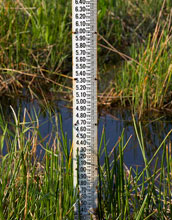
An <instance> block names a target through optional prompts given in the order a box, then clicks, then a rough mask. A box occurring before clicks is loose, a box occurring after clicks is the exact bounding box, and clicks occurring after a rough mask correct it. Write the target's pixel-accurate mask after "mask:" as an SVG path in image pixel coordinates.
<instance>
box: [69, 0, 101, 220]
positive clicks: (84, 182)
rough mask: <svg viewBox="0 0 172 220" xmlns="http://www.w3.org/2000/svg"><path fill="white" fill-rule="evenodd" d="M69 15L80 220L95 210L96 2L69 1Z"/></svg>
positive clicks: (75, 157) (76, 186)
mask: <svg viewBox="0 0 172 220" xmlns="http://www.w3.org/2000/svg"><path fill="white" fill-rule="evenodd" d="M72 11H73V13H72V46H73V48H72V49H73V147H74V149H73V167H74V188H75V189H76V190H77V189H78V188H79V202H78V203H77V204H76V207H75V219H81V220H84V219H90V213H92V212H94V210H95V209H96V208H97V0H72ZM79 215H80V216H81V217H80V218H79V217H78V216H79Z"/></svg>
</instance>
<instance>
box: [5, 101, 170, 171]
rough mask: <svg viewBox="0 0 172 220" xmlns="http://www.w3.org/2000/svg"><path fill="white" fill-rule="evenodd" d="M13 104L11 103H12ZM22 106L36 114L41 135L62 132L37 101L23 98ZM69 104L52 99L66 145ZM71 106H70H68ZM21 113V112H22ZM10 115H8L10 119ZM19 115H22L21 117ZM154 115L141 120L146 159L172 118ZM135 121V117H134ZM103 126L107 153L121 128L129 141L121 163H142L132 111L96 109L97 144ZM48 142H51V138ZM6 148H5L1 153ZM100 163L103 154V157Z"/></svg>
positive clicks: (69, 121)
mask: <svg viewBox="0 0 172 220" xmlns="http://www.w3.org/2000/svg"><path fill="white" fill-rule="evenodd" d="M11 105H13V104H11ZM19 105H20V106H21V113H23V112H24V108H26V109H27V110H28V112H29V114H30V115H31V116H32V115H33V118H34V117H35V116H34V115H35V113H34V111H35V112H36V114H38V116H39V124H40V128H39V130H40V134H41V136H42V137H46V136H47V135H50V134H52V135H53V134H54V132H56V129H57V130H58V131H59V133H60V135H61V129H60V125H59V126H58V128H56V127H55V117H54V113H53V112H51V114H50V110H48V111H47V108H46V106H44V105H40V104H39V103H38V102H37V101H33V102H27V101H23V102H22V103H20V104H17V108H19ZM67 105H68V103H66V102H64V101H58V102H55V105H54V106H53V111H54V112H56V113H58V114H59V115H61V117H62V125H63V132H64V134H65V135H67V143H68V147H69V146H70V144H71V142H72V109H71V108H69V107H66V106H67ZM69 106H70V105H69ZM6 112H7V115H8V117H9V115H10V112H11V110H10V109H8V110H7V111H6ZM21 115H22V114H21ZM12 117H13V116H12V114H11V118H12ZM21 117H22V116H21ZM158 117H160V116H155V115H154V114H153V113H149V115H147V117H145V119H144V120H143V121H142V122H141V125H142V132H143V139H144V144H145V149H146V155H147V158H148V159H150V158H151V157H152V156H153V154H154V152H155V151H156V150H157V148H158V147H159V145H160V143H161V142H162V141H163V139H164V137H165V136H166V135H167V133H168V132H169V131H170V130H171V129H172V118H171V117H168V116H166V115H162V116H161V117H160V119H158ZM10 120H11V119H10ZM29 120H30V119H29V117H28V116H27V117H26V121H29ZM136 120H137V118H136ZM103 129H104V130H105V135H106V144H107V149H108V152H110V151H111V150H112V148H113V147H114V145H115V143H116V142H117V141H118V138H119V137H120V136H121V133H122V131H123V129H124V144H125V143H126V141H127V140H128V138H129V137H130V136H131V135H132V137H131V139H130V141H129V143H128V145H127V147H126V149H125V152H124V162H125V164H126V165H127V166H128V167H130V166H139V167H142V166H143V165H144V161H143V157H142V154H141V151H140V147H139V143H138V140H137V137H136V134H135V129H134V126H133V120H132V116H131V112H130V111H129V110H127V109H119V108H118V109H110V110H109V111H108V112H107V111H105V110H100V111H99V119H98V142H99V143H100V139H101V135H102V131H103ZM171 140H172V135H171V136H169V138H168V142H171ZM46 142H47V143H48V138H47V139H46V140H45V143H44V144H46ZM50 144H51V141H50ZM40 150H41V147H38V152H37V153H38V154H39V152H40ZM5 152H6V149H4V152H3V153H5ZM161 154H162V150H161V151H160V152H159V155H158V156H159V157H160V158H161ZM102 162H103V157H102Z"/></svg>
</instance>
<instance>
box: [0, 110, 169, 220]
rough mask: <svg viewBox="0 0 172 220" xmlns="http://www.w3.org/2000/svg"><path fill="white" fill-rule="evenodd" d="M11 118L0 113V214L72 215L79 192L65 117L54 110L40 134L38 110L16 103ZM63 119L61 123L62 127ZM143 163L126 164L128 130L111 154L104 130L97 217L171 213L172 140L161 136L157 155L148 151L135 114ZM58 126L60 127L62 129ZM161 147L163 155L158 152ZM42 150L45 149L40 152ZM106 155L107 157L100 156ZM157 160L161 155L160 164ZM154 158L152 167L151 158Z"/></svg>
mask: <svg viewBox="0 0 172 220" xmlns="http://www.w3.org/2000/svg"><path fill="white" fill-rule="evenodd" d="M12 112H13V119H12V120H11V122H10V123H8V122H7V121H6V120H5V119H4V117H3V114H2V113H1V114H0V127H1V140H0V141H1V142H0V143H1V145H0V146H1V156H0V163H1V166H0V187H1V191H0V218H1V219H2V220H4V219H35V220H36V219H60V220H62V219H73V207H74V205H75V203H76V202H77V196H76V195H74V190H73V170H72V149H73V146H72V145H70V148H69V146H67V140H66V138H67V137H66V135H65V134H64V133H63V128H62V127H63V126H62V125H63V123H62V121H61V117H60V116H59V115H57V114H53V115H50V116H51V118H50V120H52V117H53V121H55V122H54V124H53V127H52V132H51V134H50V136H47V137H44V138H43V137H41V134H40V128H41V124H40V122H39V118H38V115H37V113H36V111H33V114H31V113H29V112H28V111H27V109H25V110H24V112H23V113H22V112H19V113H18V114H16V113H15V111H14V110H13V108H12ZM59 122H60V128H59ZM133 123H134V126H135V130H136V134H137V138H138V141H139V146H140V149H141V152H142V155H143V159H144V163H145V165H144V167H143V169H141V170H139V169H138V167H136V168H134V167H127V166H126V165H125V161H124V159H123V158H124V154H125V149H126V148H127V144H128V142H129V141H132V137H130V138H129V139H128V141H127V142H126V143H124V138H123V137H124V132H125V131H123V132H122V134H121V137H119V140H118V141H117V143H116V144H115V146H114V148H113V149H112V150H111V152H110V153H109V154H108V153H107V149H108V146H107V144H106V135H105V132H104V130H103V131H102V138H101V142H100V146H99V152H98V171H99V176H98V178H99V181H98V210H97V215H98V217H99V219H109V220H110V219H121V220H122V219H136V220H139V219H150V218H151V219H160V218H161V219H170V218H171V217H170V216H171V214H172V205H171V187H172V186H171V184H172V183H171V173H172V170H171V169H172V166H171V144H170V143H168V141H167V139H168V137H169V135H170V133H171V131H169V133H168V134H167V136H166V137H165V138H164V140H163V141H162V143H161V145H160V146H159V148H158V149H157V150H156V152H155V153H154V155H153V157H152V158H151V159H150V160H149V161H148V159H147V158H146V156H145V148H144V136H143V133H142V128H141V123H139V124H138V123H137V122H136V121H135V119H134V118H133ZM59 129H60V130H59ZM160 149H163V154H162V158H158V157H157V154H158V152H159V150H160ZM41 151H42V153H41ZM102 156H103V157H104V163H103V164H102V162H101V163H100V161H102V158H101V157H102ZM158 160H161V163H160V167H159V166H158ZM152 162H154V164H155V165H154V168H153V170H152V168H151V164H152Z"/></svg>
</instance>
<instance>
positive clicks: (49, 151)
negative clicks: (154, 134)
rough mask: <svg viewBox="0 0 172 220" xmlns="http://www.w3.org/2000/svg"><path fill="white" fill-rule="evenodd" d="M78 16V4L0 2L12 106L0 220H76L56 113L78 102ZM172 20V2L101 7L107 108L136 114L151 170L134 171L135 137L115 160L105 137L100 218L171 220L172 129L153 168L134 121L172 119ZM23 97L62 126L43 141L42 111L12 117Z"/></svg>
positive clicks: (2, 153)
mask: <svg viewBox="0 0 172 220" xmlns="http://www.w3.org/2000/svg"><path fill="white" fill-rule="evenodd" d="M71 16H72V12H71V1H66V0H58V1H57V0H51V1H50V0H42V1H41V0H16V1H14V0H0V96H1V104H4V102H6V103H7V105H6V107H5V109H4V108H3V109H1V112H0V130H1V131H0V220H6V219H7V220H14V219H15V220H19V219H22V220H27V219H34V220H38V219H44V220H45V219H50V220H53V219H60V220H62V219H73V214H74V213H73V212H74V210H73V207H74V205H75V203H76V202H77V199H78V198H77V195H74V191H73V170H72V144H71V143H70V144H69V146H68V144H67V135H65V134H64V133H63V122H62V121H61V118H60V116H59V115H58V114H57V113H55V112H54V111H53V107H52V106H53V104H52V103H53V101H54V96H57V95H58V94H59V92H60V94H61V95H60V97H61V98H63V99H66V100H69V101H72V96H71V90H72V69H71V68H72V44H71V43H72V39H71V27H72V23H71ZM171 19H172V1H171V0H146V1H143V0H141V1H138V0H123V1H122V0H115V1H114V0H99V1H98V65H99V73H98V77H99V94H98V100H99V105H100V106H105V107H108V108H110V107H113V106H117V107H118V106H122V107H129V108H130V109H131V111H132V113H133V125H134V128H135V133H136V136H137V139H138V142H139V146H138V147H140V150H141V152H142V157H143V161H144V168H143V169H142V170H139V169H138V167H136V168H134V167H127V166H126V165H125V161H124V155H125V149H127V145H128V142H129V141H132V139H131V140H130V139H129V140H127V141H126V142H124V134H125V131H123V132H122V134H121V136H120V137H119V140H118V141H117V142H116V144H115V146H114V148H113V149H112V151H111V152H110V153H108V145H107V144H106V134H105V132H104V131H103V132H102V137H101V140H100V146H99V153H98V164H99V167H98V172H99V180H98V210H97V216H98V218H99V219H109V220H110V219H120V220H123V219H131V220H132V219H135V220H143V219H144V220H146V219H169V220H170V219H171V216H172V198H171V197H172V193H171V189H172V183H171V178H172V155H171V140H170V137H171V136H170V135H171V130H169V132H168V133H167V134H166V135H167V136H166V137H165V138H164V139H162V143H161V144H160V145H159V147H158V148H157V149H156V150H155V152H154V154H153V156H152V158H151V159H149V160H148V158H147V157H146V153H145V144H144V133H143V132H142V123H141V122H136V119H135V117H134V116H137V119H140V120H141V119H142V117H143V116H144V114H145V113H146V112H148V111H150V110H153V111H156V112H158V114H159V113H161V112H162V111H163V112H165V111H166V112H167V113H168V114H169V115H170V114H171V112H172V110H171V107H172V103H171V99H172V92H171V91H172V79H171V74H172V46H171V45H172V38H171V37H172V25H171ZM57 92H58V93H57ZM16 97H18V98H21V97H27V98H28V97H30V99H31V100H34V99H37V100H42V102H43V105H42V106H44V107H46V111H47V112H49V119H50V120H52V117H53V118H54V119H55V123H53V127H52V131H51V132H50V133H51V134H52V135H50V136H47V137H43V136H42V135H41V132H40V128H41V126H42V125H41V124H40V121H39V115H38V114H37V112H36V110H35V111H34V114H32V115H31V114H30V112H29V111H28V110H27V109H22V108H21V109H19V110H18V111H16V110H14V108H13V107H11V108H10V110H9V105H10V104H11V103H13V104H14V106H15V105H16V106H17V105H18V103H17V101H16V99H15V98H16ZM60 97H59V98H60ZM8 112H11V113H12V118H9V115H8ZM157 117H159V115H158V116H157ZM7 118H8V119H7ZM58 123H60V125H61V126H60V128H59V126H58ZM159 151H162V155H161V156H159V154H158V152H159ZM102 155H104V156H103V157H104V158H103V160H104V163H103V164H102V163H100V161H101V158H102ZM159 161H160V163H159ZM152 162H153V163H154V166H153V168H152Z"/></svg>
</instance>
